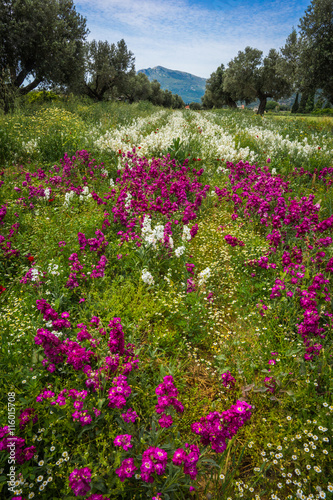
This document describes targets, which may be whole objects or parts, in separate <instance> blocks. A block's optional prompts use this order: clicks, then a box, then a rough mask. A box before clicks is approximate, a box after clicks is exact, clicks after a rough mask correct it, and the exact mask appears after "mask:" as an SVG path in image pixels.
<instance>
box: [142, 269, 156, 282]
mask: <svg viewBox="0 0 333 500" xmlns="http://www.w3.org/2000/svg"><path fill="white" fill-rule="evenodd" d="M141 278H142V281H143V282H144V283H147V285H153V284H154V278H153V276H152V274H151V273H150V272H149V271H147V269H143V270H142V274H141Z"/></svg>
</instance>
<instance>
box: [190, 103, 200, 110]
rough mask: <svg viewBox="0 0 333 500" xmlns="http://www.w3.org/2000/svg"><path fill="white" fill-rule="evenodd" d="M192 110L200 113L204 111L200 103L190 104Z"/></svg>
mask: <svg viewBox="0 0 333 500" xmlns="http://www.w3.org/2000/svg"><path fill="white" fill-rule="evenodd" d="M190 109H192V110H193V111H200V109H202V106H201V104H200V103H199V102H190Z"/></svg>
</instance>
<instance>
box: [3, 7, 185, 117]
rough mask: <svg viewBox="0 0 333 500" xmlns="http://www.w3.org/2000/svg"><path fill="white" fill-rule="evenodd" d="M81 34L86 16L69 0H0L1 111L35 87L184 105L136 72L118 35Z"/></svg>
mask: <svg viewBox="0 0 333 500" xmlns="http://www.w3.org/2000/svg"><path fill="white" fill-rule="evenodd" d="M87 34H88V29H87V27H86V19H85V18H83V17H82V16H81V15H80V14H79V13H77V12H76V9H75V6H74V4H73V1H72V0H1V2H0V105H1V106H2V107H3V109H4V111H5V113H7V112H8V111H10V109H11V108H12V107H13V104H14V101H15V98H16V97H17V96H22V95H26V94H27V93H29V92H31V91H32V90H34V89H36V88H38V89H40V88H41V86H42V87H43V88H45V89H46V88H51V89H52V88H53V89H54V88H56V89H57V91H58V92H60V93H64V94H68V93H74V94H78V95H86V96H89V97H90V98H92V99H94V100H96V101H102V100H106V99H112V100H124V101H127V102H130V103H133V102H135V101H139V100H147V101H150V102H152V103H153V104H155V105H160V106H165V107H168V108H181V107H184V106H185V104H184V101H183V100H182V98H181V97H180V96H179V95H177V94H172V93H171V92H170V91H169V90H165V91H164V90H162V89H161V86H160V84H159V82H158V81H157V80H154V81H152V82H150V81H149V80H148V77H147V76H146V75H145V74H143V73H139V74H136V71H135V66H134V61H135V58H134V55H133V53H132V52H131V51H130V50H128V48H127V46H126V43H125V41H124V40H120V41H119V42H118V43H116V44H115V43H111V44H110V43H108V42H107V41H105V42H103V41H96V40H93V41H91V42H87V41H86V36H87Z"/></svg>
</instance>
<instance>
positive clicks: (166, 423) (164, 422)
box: [158, 414, 173, 429]
mask: <svg viewBox="0 0 333 500" xmlns="http://www.w3.org/2000/svg"><path fill="white" fill-rule="evenodd" d="M158 423H159V424H160V426H161V427H165V428H166V429H167V428H168V427H171V425H172V424H173V421H172V417H171V415H165V414H163V415H162V417H161V418H160V419H159V421H158Z"/></svg>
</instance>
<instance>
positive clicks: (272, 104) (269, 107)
mask: <svg viewBox="0 0 333 500" xmlns="http://www.w3.org/2000/svg"><path fill="white" fill-rule="evenodd" d="M279 109H280V105H279V103H278V102H276V101H267V103H266V108H265V110H266V111H279Z"/></svg>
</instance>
